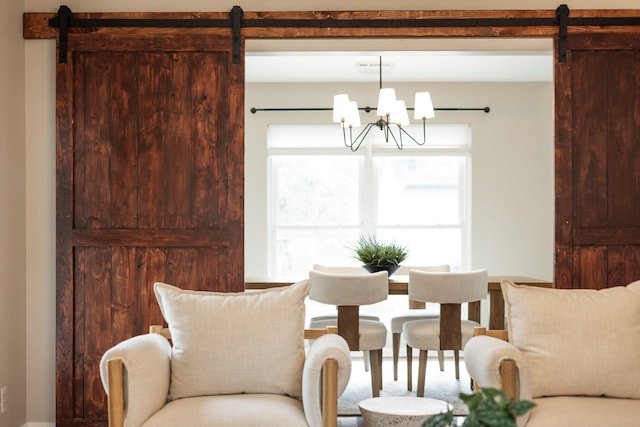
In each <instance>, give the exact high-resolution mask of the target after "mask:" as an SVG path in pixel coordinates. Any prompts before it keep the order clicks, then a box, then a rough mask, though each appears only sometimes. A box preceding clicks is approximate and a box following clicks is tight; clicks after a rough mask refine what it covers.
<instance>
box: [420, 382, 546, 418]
mask: <svg viewBox="0 0 640 427" xmlns="http://www.w3.org/2000/svg"><path fill="white" fill-rule="evenodd" d="M460 399H462V401H463V402H464V403H465V404H466V405H467V407H468V408H469V415H467V417H466V418H465V420H464V422H463V423H462V426H463V427H517V424H516V417H519V416H520V415H524V414H526V413H527V412H528V411H529V410H530V409H531V408H533V407H534V406H536V404H535V403H533V402H531V401H529V400H520V401H518V402H515V401H513V400H511V399H509V398H508V397H507V395H506V394H505V393H504V392H503V391H502V390H498V389H496V388H492V387H486V388H481V389H480V391H479V392H478V393H473V394H465V393H460ZM453 425H454V424H453V411H448V412H443V413H441V414H438V415H435V416H433V417H431V418H429V419H428V420H426V421H425V422H424V423H423V424H422V427H449V426H453Z"/></svg>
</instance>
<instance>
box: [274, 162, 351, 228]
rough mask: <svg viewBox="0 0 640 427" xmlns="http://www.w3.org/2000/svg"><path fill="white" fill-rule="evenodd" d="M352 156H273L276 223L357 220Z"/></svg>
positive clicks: (335, 222)
mask: <svg viewBox="0 0 640 427" xmlns="http://www.w3.org/2000/svg"><path fill="white" fill-rule="evenodd" d="M359 163H360V160H359V158H358V157H353V156H351V157H350V156H273V157H272V170H273V174H274V180H275V182H274V185H275V186H274V187H273V188H274V191H275V193H276V194H274V198H275V209H276V212H275V219H276V225H277V226H291V225H334V226H335V225H351V226H356V225H357V224H358V179H359V178H358V173H359V171H358V169H359V167H358V165H359Z"/></svg>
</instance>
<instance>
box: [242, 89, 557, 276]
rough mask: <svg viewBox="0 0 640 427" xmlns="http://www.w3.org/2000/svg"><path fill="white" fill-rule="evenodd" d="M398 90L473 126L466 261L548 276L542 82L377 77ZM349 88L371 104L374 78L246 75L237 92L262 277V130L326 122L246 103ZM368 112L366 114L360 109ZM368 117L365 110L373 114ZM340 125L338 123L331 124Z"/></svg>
mask: <svg viewBox="0 0 640 427" xmlns="http://www.w3.org/2000/svg"><path fill="white" fill-rule="evenodd" d="M385 84H386V85H388V86H392V87H394V88H395V89H396V91H397V93H398V97H399V98H403V99H412V94H413V93H414V92H416V91H419V90H428V91H430V92H431V96H432V98H433V100H434V104H435V106H436V107H485V106H489V107H490V108H491V112H490V113H488V114H487V113H484V112H479V111H456V112H450V111H438V112H437V113H436V117H435V118H434V119H432V120H430V121H429V123H469V124H470V125H471V130H472V158H473V160H472V179H471V186H472V194H473V198H472V203H471V204H472V212H471V214H472V218H471V226H472V234H471V262H470V265H471V268H487V269H488V270H489V274H492V275H522V276H529V277H536V278H540V279H544V280H551V279H552V276H553V131H552V129H553V126H552V125H553V115H552V103H553V98H552V97H553V89H552V84H551V83H550V82H542V83H502V84H500V83H491V84H485V83H475V84H474V83H465V84H460V83H456V84H452V83H449V84H447V83H412V84H409V83H405V84H391V83H390V82H387V83H385ZM336 93H349V97H350V98H351V99H357V100H358V104H359V105H360V106H365V105H370V106H375V104H376V102H377V94H378V84H377V83H373V84H372V83H364V84H352V83H350V84H329V83H323V84H260V83H252V84H247V89H246V96H245V108H246V111H245V130H246V137H245V140H246V146H245V163H246V173H245V203H246V211H245V218H246V221H245V242H246V246H245V268H246V271H245V274H246V276H247V277H265V276H266V271H267V268H266V259H265V256H264V254H265V252H266V248H267V240H266V239H267V237H266V227H267V224H266V218H265V211H266V210H265V207H266V199H265V194H266V180H265V178H266V176H267V173H266V162H265V157H266V130H267V125H268V124H269V123H331V120H332V119H331V112H330V111H325V112H257V113H256V114H252V113H251V112H250V109H251V107H257V108H277V107H281V108H285V107H292V108H293V107H330V106H331V105H332V102H333V95H334V94H336ZM362 114H363V115H362V117H363V120H366V113H362ZM369 119H372V118H371V117H370V118H369ZM336 126H338V125H336Z"/></svg>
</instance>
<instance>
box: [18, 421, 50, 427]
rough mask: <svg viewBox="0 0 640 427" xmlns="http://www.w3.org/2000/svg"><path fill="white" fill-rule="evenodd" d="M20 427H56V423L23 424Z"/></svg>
mask: <svg viewBox="0 0 640 427" xmlns="http://www.w3.org/2000/svg"><path fill="white" fill-rule="evenodd" d="M22 427H56V423H55V422H50V423H40V422H39V423H26V424H23V425H22Z"/></svg>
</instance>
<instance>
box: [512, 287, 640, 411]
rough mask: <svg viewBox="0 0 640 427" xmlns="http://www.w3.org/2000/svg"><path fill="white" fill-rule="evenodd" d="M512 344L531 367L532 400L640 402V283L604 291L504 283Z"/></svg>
mask: <svg viewBox="0 0 640 427" xmlns="http://www.w3.org/2000/svg"><path fill="white" fill-rule="evenodd" d="M502 293H503V294H504V299H505V303H506V313H507V327H508V329H509V340H510V341H511V343H513V344H514V345H515V346H516V347H518V348H519V349H520V350H522V351H523V352H524V353H525V355H526V356H527V359H528V361H529V365H530V367H531V379H532V382H533V384H532V392H533V397H540V396H557V395H589V396H610V397H622V398H635V399H638V398H640V369H638V360H639V359H638V357H639V356H638V355H639V354H640V281H638V282H634V283H632V284H630V285H628V286H626V287H622V286H619V287H613V288H608V289H602V290H599V291H596V290H589V289H571V290H566V289H544V288H538V287H533V286H520V285H515V284H513V283H512V282H510V281H507V280H505V281H503V282H502Z"/></svg>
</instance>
